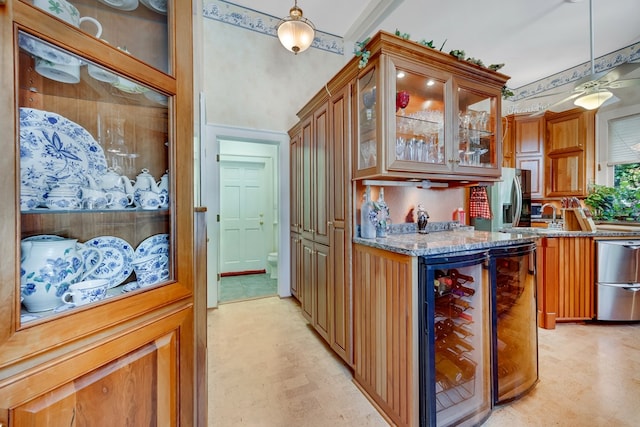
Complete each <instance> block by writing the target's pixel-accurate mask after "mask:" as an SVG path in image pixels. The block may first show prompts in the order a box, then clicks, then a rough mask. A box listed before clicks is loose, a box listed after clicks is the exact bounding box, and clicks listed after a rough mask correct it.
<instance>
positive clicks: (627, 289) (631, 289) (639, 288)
mask: <svg viewBox="0 0 640 427" xmlns="http://www.w3.org/2000/svg"><path fill="white" fill-rule="evenodd" d="M622 289H624V290H625V291H631V292H640V287H631V288H629V287H626V286H624V287H623V288H622Z"/></svg>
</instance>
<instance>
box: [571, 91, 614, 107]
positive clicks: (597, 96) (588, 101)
mask: <svg viewBox="0 0 640 427" xmlns="http://www.w3.org/2000/svg"><path fill="white" fill-rule="evenodd" d="M612 96H613V94H612V93H611V92H609V91H608V90H606V89H602V90H599V91H596V92H592V93H588V94H586V95H583V96H581V97H579V98H578V99H576V100H575V101H574V102H573V103H574V104H575V105H577V106H578V107H582V108H584V109H585V110H595V109H596V108H599V107H600V106H601V105H602V104H604V103H605V101H606V100H607V99H609V98H611V97H612Z"/></svg>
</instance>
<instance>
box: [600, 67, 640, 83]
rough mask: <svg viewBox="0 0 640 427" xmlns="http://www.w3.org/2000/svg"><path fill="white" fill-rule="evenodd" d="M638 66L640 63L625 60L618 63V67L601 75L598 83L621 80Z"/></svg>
mask: <svg viewBox="0 0 640 427" xmlns="http://www.w3.org/2000/svg"><path fill="white" fill-rule="evenodd" d="M638 67H640V64H637V63H633V62H625V63H624V64H622V65H618V66H617V67H615V68H613V69H611V70H610V71H608V72H607V73H606V74H605V75H604V76H602V77H600V78H599V79H598V83H601V84H607V83H611V82H614V81H616V80H620V78H621V77H624V76H626V75H627V74H629V73H631V72H632V71H635V70H637V69H638Z"/></svg>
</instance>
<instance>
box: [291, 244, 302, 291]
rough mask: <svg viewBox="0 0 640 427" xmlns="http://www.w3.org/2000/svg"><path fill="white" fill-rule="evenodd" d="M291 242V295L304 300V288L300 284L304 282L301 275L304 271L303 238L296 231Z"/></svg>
mask: <svg viewBox="0 0 640 427" xmlns="http://www.w3.org/2000/svg"><path fill="white" fill-rule="evenodd" d="M290 242H291V247H290V250H289V251H290V252H289V253H290V256H291V262H290V268H291V275H290V280H291V284H290V289H291V295H293V297H294V298H295V299H297V300H298V301H302V289H301V286H300V283H301V282H302V280H301V277H300V275H301V273H302V239H301V238H300V235H299V234H297V233H296V234H292V235H291V239H290Z"/></svg>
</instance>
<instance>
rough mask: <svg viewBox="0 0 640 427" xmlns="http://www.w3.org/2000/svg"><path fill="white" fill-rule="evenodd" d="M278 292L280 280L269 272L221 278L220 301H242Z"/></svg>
mask: <svg viewBox="0 0 640 427" xmlns="http://www.w3.org/2000/svg"><path fill="white" fill-rule="evenodd" d="M277 293H278V280H277V279H272V278H271V276H270V275H269V274H247V275H241V276H227V277H222V278H221V279H220V289H219V292H218V302H220V303H225V302H230V301H240V300H247V299H253V298H261V297H265V296H273V295H277Z"/></svg>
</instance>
